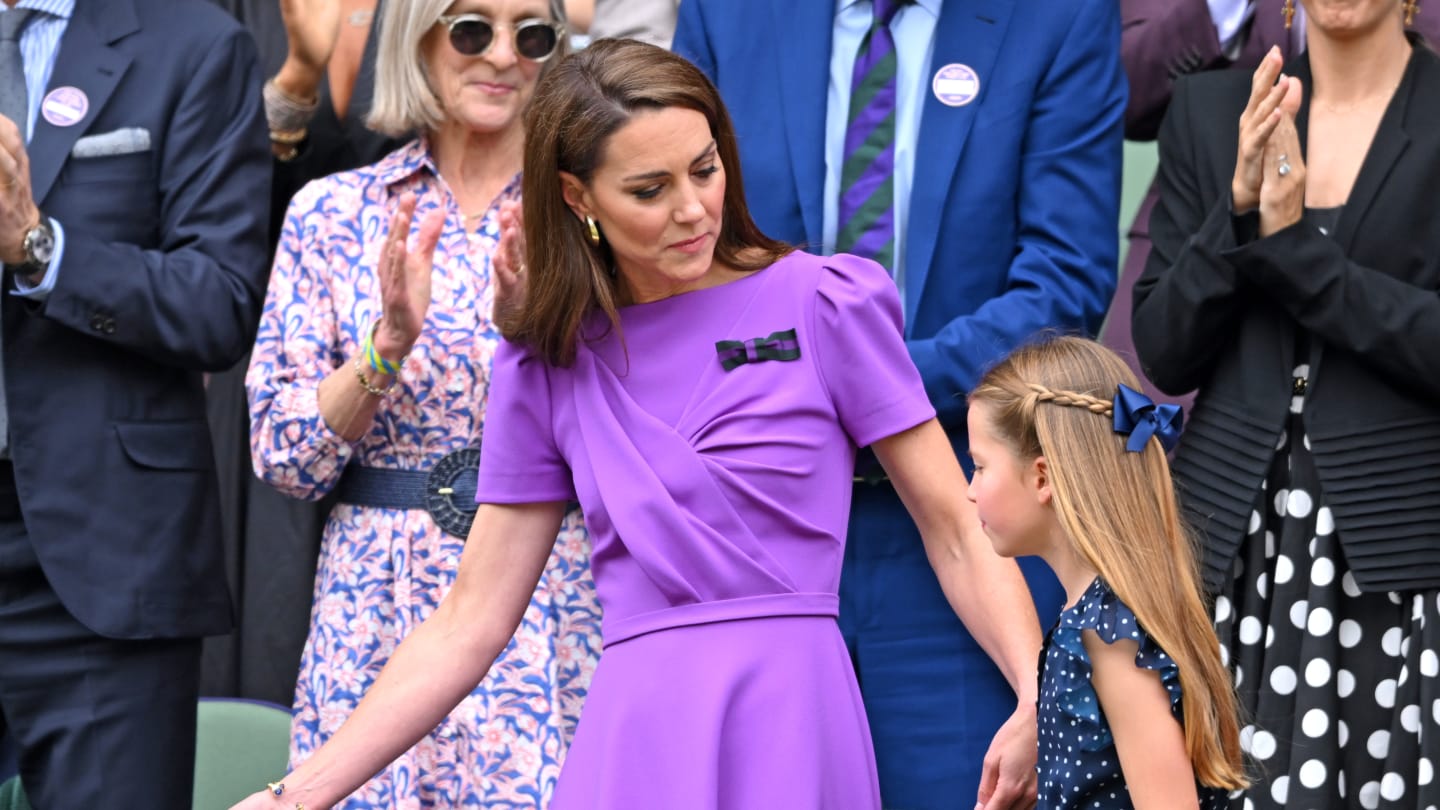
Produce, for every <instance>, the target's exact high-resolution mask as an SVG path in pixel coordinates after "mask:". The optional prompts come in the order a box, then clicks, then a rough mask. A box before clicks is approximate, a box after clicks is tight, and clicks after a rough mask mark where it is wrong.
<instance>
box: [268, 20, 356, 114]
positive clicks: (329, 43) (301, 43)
mask: <svg viewBox="0 0 1440 810" xmlns="http://www.w3.org/2000/svg"><path fill="white" fill-rule="evenodd" d="M280 17H281V19H282V20H284V22H285V36H286V37H287V39H288V40H289V45H290V51H289V53H288V54H286V56H285V64H284V65H283V66H282V67H281V68H280V73H279V74H278V75H277V76H276V77H275V83H276V85H278V86H279V87H280V89H281V90H283V91H285V93H286V94H287V95H289V96H291V97H293V98H295V99H297V100H300V101H308V100H310V99H313V98H315V90H316V88H317V87H319V86H320V77H321V76H322V75H323V74H324V73H325V69H326V67H328V66H329V64H330V56H331V54H333V53H335V43H336V41H337V40H339V38H340V0H280Z"/></svg>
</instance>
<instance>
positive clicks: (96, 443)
mask: <svg viewBox="0 0 1440 810" xmlns="http://www.w3.org/2000/svg"><path fill="white" fill-rule="evenodd" d="M67 85H68V86H72V87H76V88H79V89H80V90H81V91H82V92H84V93H85V95H86V96H87V97H88V98H89V111H88V113H86V115H85V117H84V118H83V119H82V120H81V121H80V123H78V124H76V125H74V126H70V127H57V126H55V125H53V124H50V123H48V122H46V121H45V120H44V119H43V118H42V119H39V120H38V121H37V123H36V126H35V131H34V136H33V138H32V140H31V143H30V172H31V181H32V183H33V186H34V193H35V199H36V201H37V202H38V204H39V206H40V210H41V211H42V212H44V213H45V214H47V215H49V216H52V217H54V218H55V219H56V220H58V221H59V222H60V223H61V224H62V225H63V226H64V228H65V252H64V257H63V260H62V263H61V265H60V268H59V276H58V281H57V284H56V287H55V289H54V291H53V292H52V293H51V294H50V296H49V298H48V300H46V301H44V302H43V303H36V302H32V301H26V300H23V299H19V298H16V297H14V296H12V295H9V294H8V293H7V294H5V295H4V296H3V299H4V300H3V306H4V308H5V310H4V329H5V335H4V351H5V387H6V395H7V398H8V404H9V415H10V430H11V453H12V455H13V458H14V464H15V477H16V484H17V487H18V489H19V494H20V502H21V506H22V509H23V511H24V519H25V524H26V528H27V530H28V532H29V536H30V539H31V542H33V543H34V545H35V551H36V554H37V555H38V556H39V558H40V563H41V565H42V567H43V568H44V571H45V574H46V576H47V578H48V579H49V581H50V583H51V585H52V586H53V587H54V589H55V591H56V593H57V594H58V595H59V596H60V598H61V600H62V601H63V602H64V604H65V606H66V607H67V608H68V609H69V610H70V611H71V612H72V613H73V614H74V615H75V617H76V618H78V619H79V620H80V621H81V622H83V623H84V624H86V625H87V626H89V627H90V628H91V629H93V630H95V631H96V632H98V633H100V634H102V635H106V636H113V637H121V638H152V637H187V636H199V635H204V634H208V633H218V632H224V631H225V630H226V629H228V628H229V626H230V623H231V609H230V599H229V594H228V592H227V590H226V587H225V578H224V568H223V565H222V562H221V557H220V527H219V523H218V508H217V506H218V505H217V493H216V485H215V470H214V458H213V454H212V451H211V445H210V435H209V430H208V427H207V425H206V420H205V392H204V389H203V386H202V379H201V372H204V371H218V370H221V369H225V368H228V367H230V366H231V365H233V364H234V363H235V362H236V360H238V359H239V358H240V357H241V356H242V355H243V354H244V353H245V351H246V350H247V349H248V348H249V346H250V344H251V342H252V341H253V339H254V335H255V326H256V323H257V321H258V318H259V313H260V305H261V301H262V298H263V295H264V292H265V277H266V270H267V263H266V250H265V214H266V201H267V200H268V198H269V194H270V158H269V152H268V144H267V143H266V135H265V126H264V123H263V117H262V111H261V104H260V93H259V87H260V84H259V80H258V78H257V73H256V61H255V46H254V44H253V42H252V40H251V39H250V37H248V36H246V35H245V33H244V32H243V31H242V30H241V29H240V27H239V26H238V25H236V24H235V22H234V21H233V20H231V19H229V18H228V17H226V16H225V15H224V14H223V13H222V12H220V11H219V10H218V9H216V8H214V7H213V6H211V5H209V4H206V3H194V2H189V0H105V1H104V2H100V0H82V2H79V3H77V4H76V7H75V13H74V16H73V17H72V18H71V19H70V22H69V25H68V27H67V29H66V31H65V35H64V38H63V39H62V40H61V42H60V50H59V54H58V57H57V59H56V62H55V70H54V74H53V76H52V78H51V80H50V86H51V87H62V86H67ZM123 127H142V128H144V129H146V130H148V131H149V133H150V139H151V148H150V149H149V150H148V151H143V152H138V153H133V154H125V155H114V156H108V157H98V158H84V159H77V158H74V157H71V155H70V151H71V149H72V147H73V146H74V145H75V142H76V141H77V140H78V139H79V138H81V137H82V136H85V135H94V134H98V133H105V132H110V131H112V130H116V129H120V128H123ZM12 285H13V281H12V280H11V279H9V278H8V277H7V278H6V280H5V286H6V289H7V290H8V289H11V288H12Z"/></svg>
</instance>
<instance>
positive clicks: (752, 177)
mask: <svg viewBox="0 0 1440 810" xmlns="http://www.w3.org/2000/svg"><path fill="white" fill-rule="evenodd" d="M1024 5H1025V4H1022V3H1020V2H1017V0H947V1H946V3H945V4H944V6H943V7H942V11H941V14H940V19H939V21H938V24H937V28H936V31H935V47H934V57H933V62H932V64H931V67H930V70H929V71H927V73H926V77H927V80H928V78H929V77H931V76H933V75H934V74H935V72H936V71H937V70H938V69H939V68H941V67H942V66H944V65H947V64H951V63H961V64H965V65H968V66H970V67H971V68H972V69H973V70H974V71H975V72H976V73H977V74H978V75H979V77H980V93H979V96H978V97H977V98H976V99H975V100H974V101H972V102H971V103H970V104H968V105H965V106H961V107H949V106H946V105H945V104H942V103H941V102H940V101H939V100H938V99H937V98H936V97H935V95H934V94H933V93H930V92H928V91H927V93H926V96H925V99H926V100H925V107H924V109H923V112H922V114H921V124H920V134H919V143H918V144H917V158H916V166H915V179H914V188H913V191H912V197H911V200H910V219H909V223H908V230H907V232H906V233H905V234H903V238H905V239H907V240H908V242H907V247H906V282H905V324H906V325H905V331H906V336H907V339H908V341H909V345H910V352H911V356H912V357H913V358H914V360H915V363H916V365H917V366H918V367H919V369H920V373H921V376H922V377H923V378H924V381H925V387H926V390H927V392H928V393H929V395H930V399H931V401H932V402H933V403H934V404H935V407H936V410H937V411H938V413H939V416H940V420H941V422H942V423H943V424H945V426H946V427H947V429H950V430H951V433H952V435H953V436H954V437H955V441H956V447H957V450H962V449H963V447H964V438H963V436H964V421H965V395H966V394H967V393H968V392H969V391H970V390H971V389H972V388H973V387H974V386H975V384H976V383H977V382H978V381H979V378H980V376H981V374H982V373H983V372H984V371H985V370H986V368H988V367H989V366H990V365H992V364H993V363H995V361H997V360H999V359H1000V358H1001V357H1003V356H1004V355H1005V354H1006V353H1007V352H1009V351H1010V350H1011V349H1013V348H1014V347H1015V346H1017V345H1019V344H1021V343H1022V342H1023V341H1024V340H1025V339H1026V338H1027V337H1029V336H1031V335H1033V334H1034V333H1035V332H1037V331H1039V330H1042V329H1046V328H1059V329H1061V330H1064V331H1069V332H1081V333H1084V334H1087V335H1088V334H1094V333H1095V331H1096V330H1097V329H1099V327H1100V323H1101V321H1102V320H1103V318H1104V315H1105V311H1106V308H1107V306H1108V305H1109V303H1110V296H1111V293H1112V292H1113V291H1114V288H1115V277H1116V266H1115V265H1116V256H1117V251H1118V233H1117V228H1116V221H1117V218H1118V216H1119V200H1120V164H1121V144H1122V138H1123V136H1122V126H1123V118H1124V113H1125V101H1126V87H1125V76H1124V71H1123V70H1122V68H1121V62H1120V19H1119V11H1118V9H1117V7H1116V4H1115V2H1114V0H1049V2H1046V3H1045V4H1044V10H1043V13H1042V12H1038V11H1036V10H1034V9H1031V10H1029V11H1027V10H1026V9H1025V8H1024ZM835 10H836V3H835V0H793V1H792V2H783V3H781V2H774V0H685V2H683V3H681V4H680V23H679V28H678V30H677V31H676V35H675V45H674V48H675V51H676V52H677V53H679V54H681V55H683V56H685V57H687V58H689V59H690V60H692V61H694V62H695V63H696V64H697V65H699V66H700V68H701V69H702V70H704V71H705V73H706V74H707V75H709V76H710V78H711V79H712V80H714V81H715V83H716V84H717V85H718V87H719V88H720V92H721V94H722V95H723V97H724V99H725V103H726V105H727V107H728V108H729V110H730V114H731V116H732V118H733V120H734V123H735V128H736V132H737V135H738V137H739V140H740V154H741V168H742V173H743V176H744V180H745V187H746V192H747V199H748V201H749V205H750V209H751V212H752V214H753V215H754V217H755V220H756V222H757V223H758V224H759V225H760V227H761V228H762V229H763V230H765V231H766V232H768V233H769V234H770V235H771V236H774V237H776V238H779V239H783V240H786V241H789V242H792V243H796V244H802V245H809V246H811V247H812V248H813V249H816V250H818V249H819V247H820V245H821V242H822V240H821V217H822V215H823V199H822V197H823V193H824V185H825V155H824V148H825V108H826V97H827V93H828V87H829V72H830V35H831V30H832V27H833V22H834V16H835Z"/></svg>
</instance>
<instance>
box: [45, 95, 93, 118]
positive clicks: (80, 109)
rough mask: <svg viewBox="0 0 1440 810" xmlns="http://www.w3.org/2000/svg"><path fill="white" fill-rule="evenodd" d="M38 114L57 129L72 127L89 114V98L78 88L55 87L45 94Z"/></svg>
mask: <svg viewBox="0 0 1440 810" xmlns="http://www.w3.org/2000/svg"><path fill="white" fill-rule="evenodd" d="M40 112H41V114H43V115H44V116H45V120H46V121H49V122H50V123H51V124H54V125H55V126H57V127H73V126H75V125H76V124H78V123H80V122H81V121H83V120H84V119H85V113H88V112H90V98H89V97H88V96H86V95H85V91H84V90H81V89H80V88H78V87H57V88H55V89H54V90H51V91H50V92H49V93H46V94H45V100H44V101H41V102H40Z"/></svg>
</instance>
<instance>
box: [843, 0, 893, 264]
mask: <svg viewBox="0 0 1440 810" xmlns="http://www.w3.org/2000/svg"><path fill="white" fill-rule="evenodd" d="M902 4H903V2H902V0H874V15H875V18H874V21H873V22H872V23H871V24H870V31H869V33H867V34H866V35H865V38H864V39H863V40H861V42H860V50H859V52H858V53H857V54H856V56H855V72H854V73H853V74H852V76H851V80H850V119H849V123H848V124H847V126H846V128H845V159H844V163H843V164H842V165H841V169H840V205H839V220H838V221H839V234H838V235H837V236H836V238H835V250H836V252H837V253H854V254H856V255H858V256H864V257H866V258H870V259H874V260H875V261H877V262H879V263H880V264H882V265H884V266H885V269H886V270H889V271H890V272H891V273H893V272H895V267H894V264H895V38H894V37H892V36H891V35H890V21H891V20H892V19H893V18H894V17H895V12H896V11H898V10H899V8H900V6H901V5H902Z"/></svg>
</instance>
